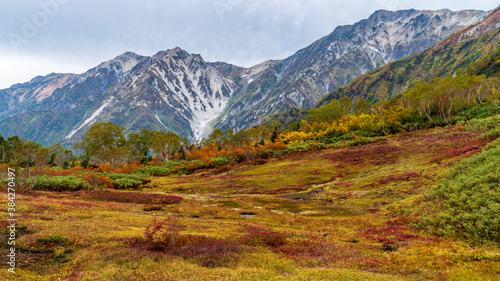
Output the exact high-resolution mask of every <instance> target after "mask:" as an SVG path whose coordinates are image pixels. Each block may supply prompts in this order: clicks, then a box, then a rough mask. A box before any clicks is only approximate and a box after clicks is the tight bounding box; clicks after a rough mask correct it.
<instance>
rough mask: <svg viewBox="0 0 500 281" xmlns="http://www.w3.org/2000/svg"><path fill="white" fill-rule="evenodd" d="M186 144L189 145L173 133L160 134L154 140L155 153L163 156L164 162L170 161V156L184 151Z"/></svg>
mask: <svg viewBox="0 0 500 281" xmlns="http://www.w3.org/2000/svg"><path fill="white" fill-rule="evenodd" d="M184 144H187V140H186V139H184V138H181V137H179V136H178V135H177V134H175V133H173V132H168V133H164V132H158V133H157V134H156V135H155V137H154V140H153V152H154V153H156V155H158V156H161V158H162V159H163V161H168V160H169V159H170V155H171V154H172V153H174V152H176V151H178V150H180V149H182V146H183V145H184Z"/></svg>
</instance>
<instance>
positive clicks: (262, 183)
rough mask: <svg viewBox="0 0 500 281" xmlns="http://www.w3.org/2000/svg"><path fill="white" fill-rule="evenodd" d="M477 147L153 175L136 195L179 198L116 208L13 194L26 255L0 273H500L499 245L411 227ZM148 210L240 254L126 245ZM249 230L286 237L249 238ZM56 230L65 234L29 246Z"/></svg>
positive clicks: (393, 144)
mask: <svg viewBox="0 0 500 281" xmlns="http://www.w3.org/2000/svg"><path fill="white" fill-rule="evenodd" d="M485 144H486V142H485V141H483V140H481V139H480V138H479V137H478V136H477V135H475V134H473V133H470V132H461V131H459V132H455V131H452V130H451V129H434V130H429V131H422V132H416V133H407V134H399V135H396V136H392V137H389V138H387V140H384V141H381V142H378V143H373V144H368V145H363V146H358V147H348V148H336V149H327V150H320V151H314V152H308V153H302V154H294V155H289V156H287V157H285V159H282V160H272V161H269V162H267V163H264V164H261V165H240V166H236V167H234V168H233V169H231V170H229V171H226V172H224V173H220V174H213V173H212V172H211V171H202V172H199V173H196V174H193V175H189V176H171V177H160V178H153V179H152V186H153V189H145V190H142V191H140V193H144V194H151V193H153V194H168V195H176V196H181V197H183V198H184V200H183V201H182V202H180V203H174V204H164V205H155V206H151V205H144V204H136V203H133V202H132V203H119V202H112V201H110V200H109V198H106V200H99V197H96V196H89V194H88V192H87V193H86V192H82V191H79V192H34V193H32V194H24V195H18V197H17V198H16V200H17V201H16V203H17V204H18V208H17V215H18V219H19V221H18V225H19V226H22V227H23V229H22V231H20V232H19V233H18V238H17V243H18V246H19V247H20V248H21V253H22V255H21V256H19V257H18V262H19V263H18V267H17V270H16V274H15V275H14V274H10V273H8V272H7V270H6V268H4V269H2V270H1V271H0V278H1V279H2V280H499V279H500V248H499V247H498V245H483V246H477V245H476V246H471V245H469V244H467V243H466V242H465V241H454V240H450V239H446V238H443V237H439V236H437V235H436V234H433V233H427V232H423V231H421V230H418V229H416V228H414V226H413V224H414V222H415V215H416V214H418V210H419V208H421V206H422V204H421V201H422V197H423V196H422V194H423V193H424V192H425V191H426V190H428V189H430V188H432V187H434V186H435V185H436V184H437V183H439V182H441V181H442V178H443V177H444V176H445V175H446V173H447V172H448V171H449V169H450V168H451V167H452V166H453V165H452V164H453V163H454V162H457V161H459V160H461V159H464V158H467V157H469V156H471V155H473V154H475V153H478V152H480V151H481V148H482V147H483V146H484V145H485ZM115 192H122V191H115ZM4 195H5V194H4ZM137 196H139V195H137ZM2 197H3V198H6V196H2ZM145 210H146V211H145ZM241 214H254V216H253V217H245V216H242V215H241ZM155 217H157V218H158V220H161V219H163V218H165V217H175V218H177V219H178V220H179V222H180V223H181V224H182V225H183V226H185V227H184V229H183V230H182V231H181V234H182V235H198V236H207V237H212V238H215V239H221V240H224V241H226V240H227V241H237V242H239V243H240V242H241V243H242V245H243V251H242V252H239V253H238V254H237V256H238V258H237V260H236V259H235V261H234V262H232V263H228V264H226V265H225V266H219V267H205V266H202V265H201V264H200V263H199V260H197V259H190V258H185V257H182V256H178V255H171V254H165V253H161V252H152V251H149V250H147V249H143V248H140V247H134V246H132V245H131V243H130V240H131V239H133V238H134V237H141V236H143V235H144V230H145V228H146V226H147V225H149V224H150V222H151V221H152V220H153V218H155ZM252 227H253V228H259V229H265V231H267V232H268V233H271V234H272V235H281V236H282V237H284V238H285V239H286V243H284V244H280V245H266V244H251V243H246V242H244V241H246V240H245V237H248V235H250V234H249V233H250V232H249V231H250V230H249V229H251V228H252ZM53 235H59V236H61V237H64V238H67V239H68V240H67V241H66V240H61V242H58V243H55V244H51V245H45V244H43V245H42V244H40V243H38V242H37V239H38V238H46V237H50V236H53ZM38 241H41V240H40V239H39V240H38ZM2 255H3V256H5V255H6V251H3V254H2Z"/></svg>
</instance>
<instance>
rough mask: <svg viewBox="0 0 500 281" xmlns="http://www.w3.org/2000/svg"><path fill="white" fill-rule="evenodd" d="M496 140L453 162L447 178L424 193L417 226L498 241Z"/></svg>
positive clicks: (499, 202) (499, 159)
mask: <svg viewBox="0 0 500 281" xmlns="http://www.w3.org/2000/svg"><path fill="white" fill-rule="evenodd" d="M498 143H499V142H498V140H497V141H495V142H494V143H493V144H491V145H489V146H488V148H489V150H485V151H483V152H481V153H479V154H476V155H474V156H472V157H470V158H467V159H465V160H463V161H462V162H460V163H458V164H456V166H455V168H454V169H453V170H452V171H451V173H450V175H449V177H448V179H447V180H446V181H445V182H444V183H442V184H440V185H438V186H437V187H435V188H434V189H433V190H432V191H430V192H429V193H428V194H427V200H428V201H429V204H428V206H427V207H428V210H427V211H426V214H425V215H423V216H421V218H420V226H422V227H424V228H426V229H428V230H431V231H437V232H438V233H440V234H442V235H448V236H455V237H460V238H463V239H467V240H471V241H475V242H480V241H485V240H489V241H495V242H497V243H498V242H500V218H499V217H498V213H499V212H500V199H499V198H500V190H499V189H498V186H499V184H500V165H498V163H499V162H500V147H499V146H498Z"/></svg>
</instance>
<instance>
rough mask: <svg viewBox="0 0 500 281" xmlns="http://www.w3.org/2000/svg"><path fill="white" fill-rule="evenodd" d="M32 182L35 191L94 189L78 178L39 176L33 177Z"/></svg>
mask: <svg viewBox="0 0 500 281" xmlns="http://www.w3.org/2000/svg"><path fill="white" fill-rule="evenodd" d="M31 180H32V181H33V186H34V189H35V190H46V191H77V190H89V189H92V186H91V185H90V184H89V183H88V182H87V181H85V180H84V179H83V178H80V177H76V176H56V177H47V176H39V177H33V178H32V179H31Z"/></svg>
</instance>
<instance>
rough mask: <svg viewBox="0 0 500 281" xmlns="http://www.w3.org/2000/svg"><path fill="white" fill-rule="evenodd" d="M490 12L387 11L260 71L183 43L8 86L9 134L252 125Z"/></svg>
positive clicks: (2, 117)
mask: <svg viewBox="0 0 500 281" xmlns="http://www.w3.org/2000/svg"><path fill="white" fill-rule="evenodd" d="M485 15H486V12H483V11H461V12H451V11H449V10H440V11H416V10H404V11H397V12H389V11H378V12H376V13H374V14H373V15H372V16H370V18H368V19H366V20H363V21H360V22H358V23H356V24H354V25H350V26H342V27H338V28H337V29H335V31H334V32H333V33H332V34H330V35H328V36H326V37H324V38H322V39H320V40H318V41H316V42H315V43H313V44H312V45H310V46H309V47H307V48H305V49H302V50H300V51H298V52H297V53H296V54H294V55H293V56H291V57H289V58H287V59H284V60H269V61H266V62H263V63H261V64H258V65H256V66H254V67H251V68H243V67H239V66H235V65H231V64H227V63H223V62H214V63H210V62H205V61H204V60H203V58H202V57H201V56H200V55H194V54H189V53H187V52H186V51H184V50H182V49H180V48H175V49H173V50H167V51H162V52H159V53H157V54H156V55H154V56H152V57H144V56H139V55H137V54H134V53H130V52H128V53H125V54H123V55H120V56H118V57H116V58H114V59H112V60H110V61H107V62H104V63H102V64H100V65H99V66H97V67H95V68H93V69H91V70H89V71H87V72H86V73H84V74H50V75H47V76H44V77H41V76H39V77H36V78H34V79H32V80H31V81H29V82H27V83H23V84H16V85H14V86H12V87H10V88H9V89H5V90H0V134H2V135H4V136H11V135H18V136H21V137H24V138H27V139H32V140H35V141H38V142H41V143H42V144H44V145H49V144H53V143H56V142H61V141H62V142H65V143H73V142H74V141H76V140H78V139H79V138H80V137H81V136H82V134H83V133H84V132H85V131H86V130H87V129H88V128H89V127H90V126H91V125H92V124H94V123H95V122H98V121H105V122H107V121H111V122H114V123H116V124H118V125H120V126H124V127H126V128H127V133H130V132H137V131H139V130H140V129H142V128H147V129H155V130H162V131H173V132H175V133H177V134H179V135H181V136H183V137H187V138H189V139H191V140H194V139H199V138H201V137H203V136H205V135H207V134H208V133H209V132H210V131H211V130H212V129H213V128H214V127H217V128H222V129H228V128H232V129H235V130H240V129H245V128H249V127H251V126H254V125H256V124H259V123H260V122H261V121H263V120H264V119H265V118H266V117H267V116H268V115H269V114H272V113H274V112H277V111H283V110H286V109H289V108H291V107H312V106H313V105H314V103H315V102H316V101H318V100H319V99H320V98H321V97H322V96H323V95H324V94H326V93H328V92H331V91H332V90H334V89H336V88H337V87H339V86H342V85H345V84H346V83H348V82H349V81H351V79H353V78H354V77H356V76H358V75H361V74H363V73H366V72H367V71H369V70H371V69H373V68H375V67H377V66H380V65H384V64H386V63H387V62H390V61H393V60H396V59H399V58H401V57H404V56H407V55H410V54H412V53H415V52H419V51H421V50H424V49H426V48H428V47H429V46H431V45H434V44H436V43H438V42H440V41H441V40H442V39H443V38H445V37H447V36H448V35H450V34H452V33H454V32H456V31H459V30H462V29H464V28H466V27H467V26H468V25H471V24H473V23H476V22H478V21H479V20H481V19H482V18H483V17H484V16H485Z"/></svg>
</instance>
